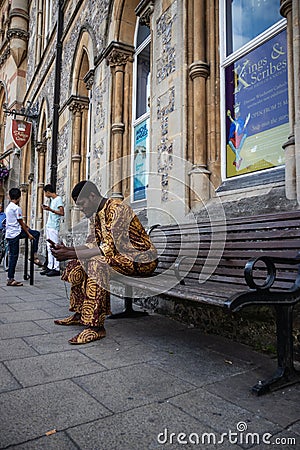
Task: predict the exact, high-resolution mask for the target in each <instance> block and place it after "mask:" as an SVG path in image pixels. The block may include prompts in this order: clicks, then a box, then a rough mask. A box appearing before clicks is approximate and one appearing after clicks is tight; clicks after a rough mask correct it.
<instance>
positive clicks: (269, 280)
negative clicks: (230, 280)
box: [244, 254, 300, 290]
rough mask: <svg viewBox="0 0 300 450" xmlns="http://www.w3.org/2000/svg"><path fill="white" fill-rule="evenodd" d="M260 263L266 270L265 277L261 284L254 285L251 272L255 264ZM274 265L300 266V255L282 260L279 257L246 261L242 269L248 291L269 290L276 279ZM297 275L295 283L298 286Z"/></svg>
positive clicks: (261, 257)
mask: <svg viewBox="0 0 300 450" xmlns="http://www.w3.org/2000/svg"><path fill="white" fill-rule="evenodd" d="M259 261H262V262H263V263H264V264H265V266H266V269H267V277H266V279H265V281H264V283H263V284H260V285H258V284H256V283H255V281H254V278H253V270H254V268H255V265H256V263H257V262H259ZM275 264H291V265H297V264H300V255H299V254H297V256H296V257H294V258H282V257H280V256H278V257H277V256H259V257H257V258H251V259H250V260H249V261H247V263H246V265H245V269H244V275H245V280H246V283H247V285H248V286H249V287H250V289H256V290H264V289H269V288H270V287H271V286H272V285H273V283H274V281H275V279H276V267H275ZM298 278H299V275H298V277H297V280H296V281H295V283H297V284H299V282H300V280H299V282H298Z"/></svg>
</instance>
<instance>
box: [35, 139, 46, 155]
mask: <svg viewBox="0 0 300 450" xmlns="http://www.w3.org/2000/svg"><path fill="white" fill-rule="evenodd" d="M35 150H36V151H37V152H38V153H39V154H40V155H41V154H43V153H46V151H47V146H46V144H45V143H44V142H37V143H36V146H35Z"/></svg>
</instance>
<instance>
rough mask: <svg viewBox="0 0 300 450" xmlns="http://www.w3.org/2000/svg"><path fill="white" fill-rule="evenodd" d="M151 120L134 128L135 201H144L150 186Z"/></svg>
mask: <svg viewBox="0 0 300 450" xmlns="http://www.w3.org/2000/svg"><path fill="white" fill-rule="evenodd" d="M148 147H149V119H148V120H144V121H143V122H142V123H140V124H139V125H137V126H136V127H135V128H134V159H133V165H134V168H133V200H134V201H137V200H144V199H145V198H146V188H147V184H148V173H147V172H148V171H147V166H148V157H149V153H148V150H149V149H148Z"/></svg>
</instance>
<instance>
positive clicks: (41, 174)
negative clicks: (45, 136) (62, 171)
mask: <svg viewBox="0 0 300 450" xmlns="http://www.w3.org/2000/svg"><path fill="white" fill-rule="evenodd" d="M36 151H37V153H38V180H37V181H38V182H37V195H36V211H37V217H36V227H37V229H38V230H41V229H42V228H43V210H42V207H41V205H42V204H43V203H44V191H43V188H44V184H45V155H46V151H47V146H46V143H45V142H38V143H37V145H36Z"/></svg>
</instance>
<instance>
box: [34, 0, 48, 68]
mask: <svg viewBox="0 0 300 450" xmlns="http://www.w3.org/2000/svg"><path fill="white" fill-rule="evenodd" d="M51 18H52V0H38V2H37V20H36V64H38V63H39V62H40V60H41V58H42V54H43V51H44V49H45V47H46V45H47V42H48V40H49V36H50V31H51Z"/></svg>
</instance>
